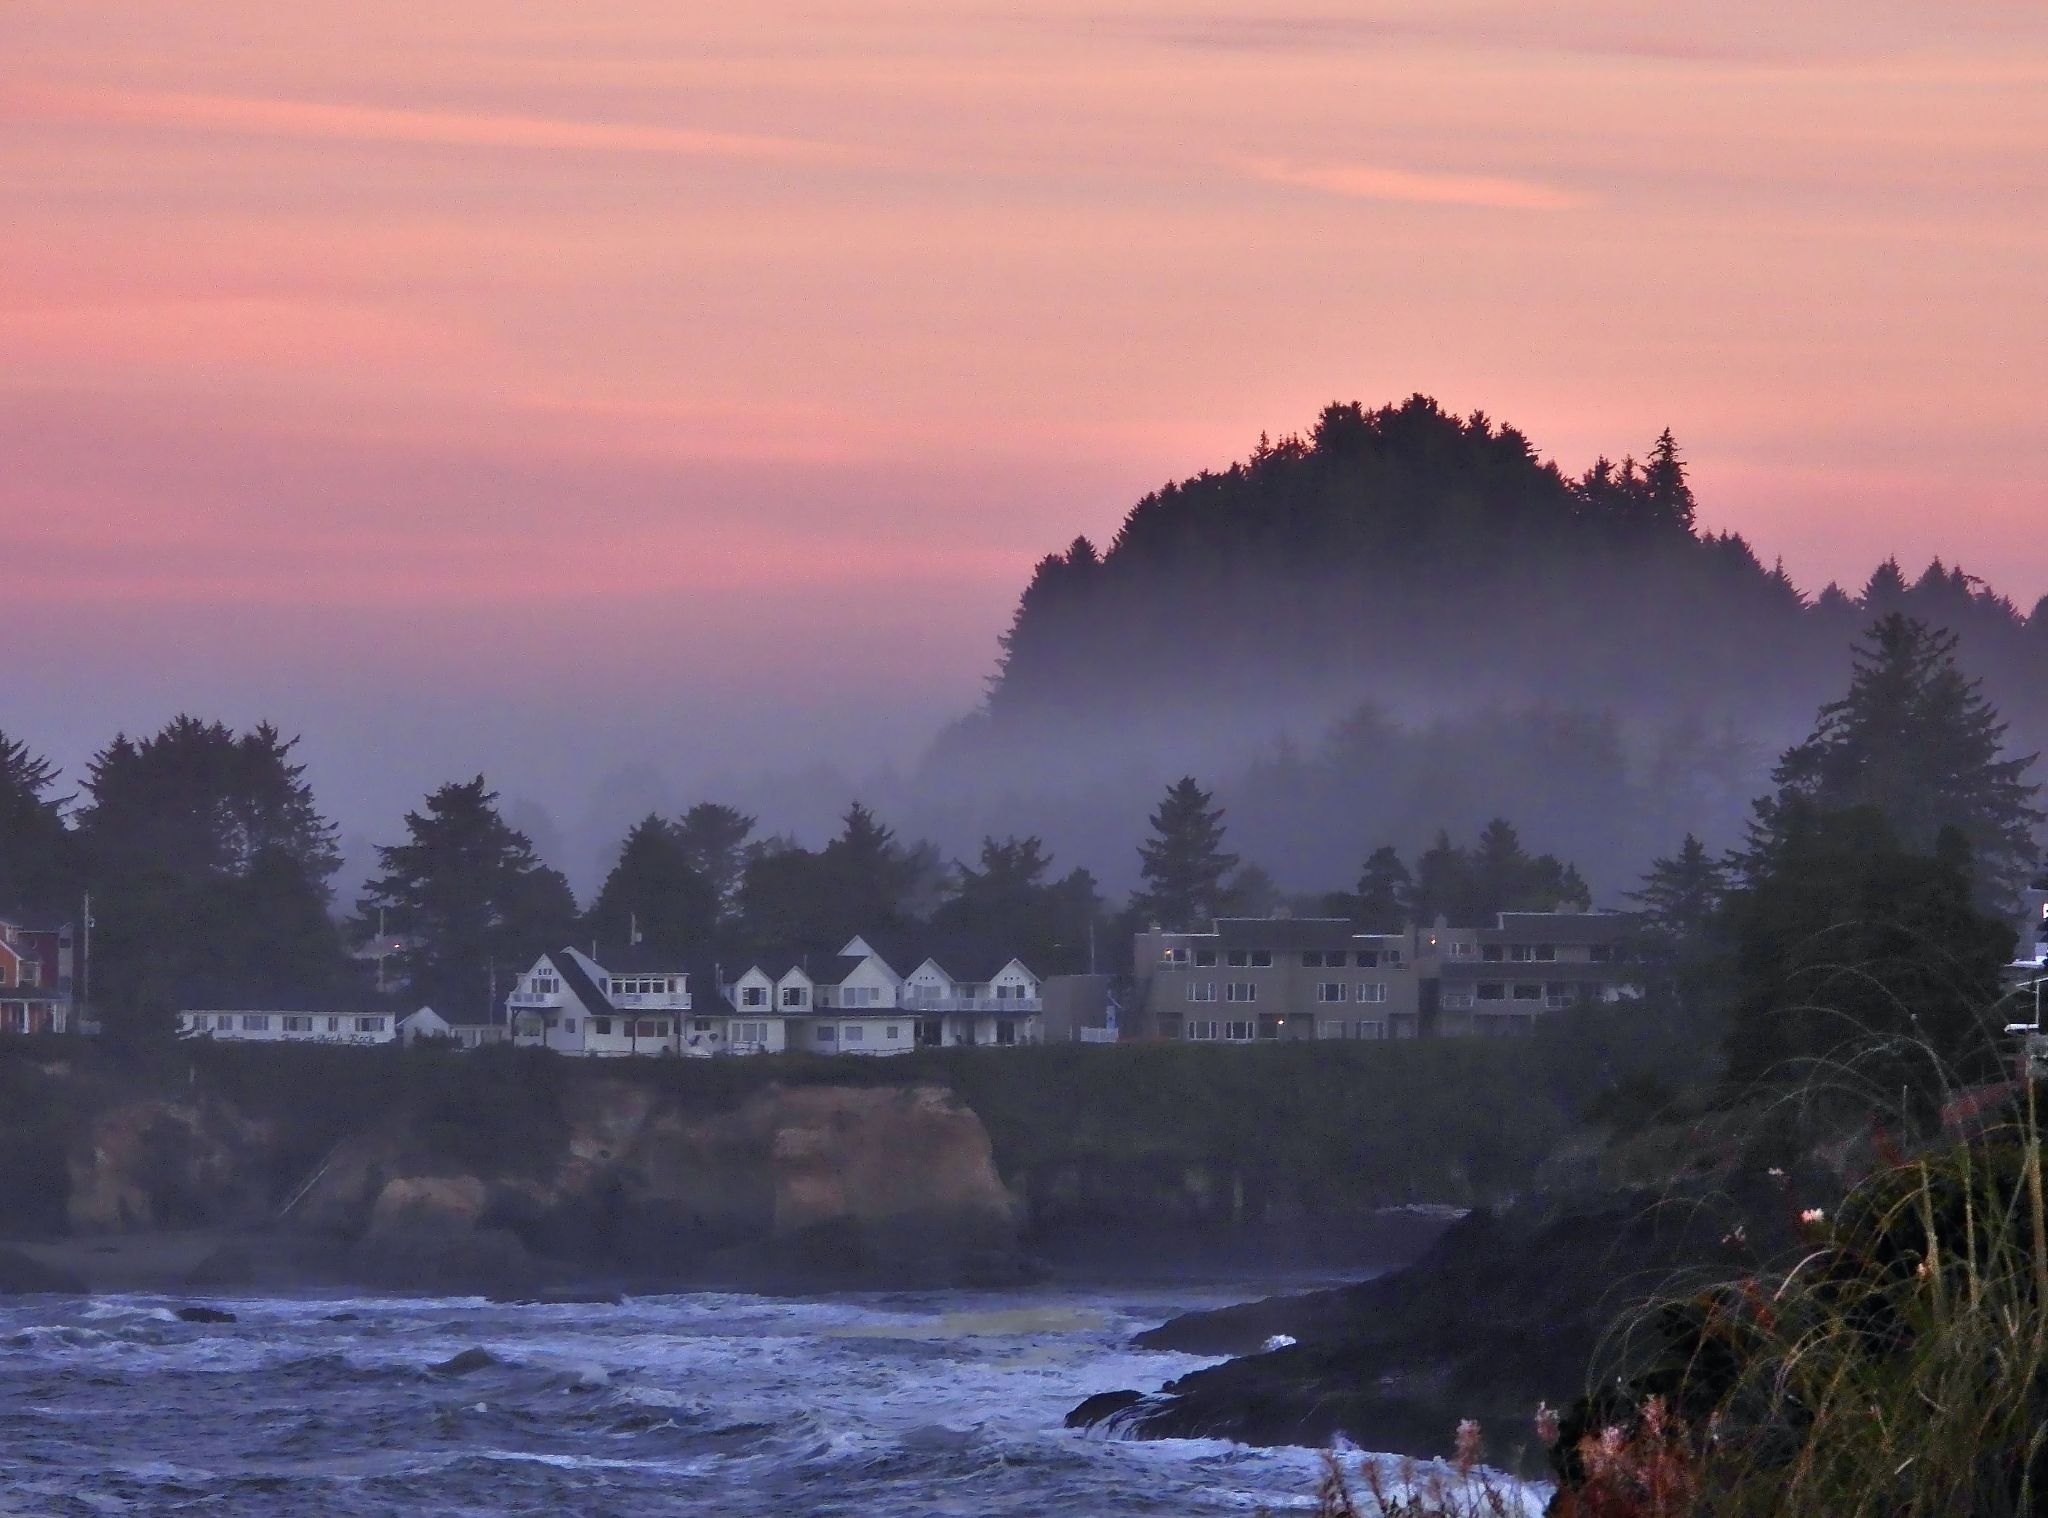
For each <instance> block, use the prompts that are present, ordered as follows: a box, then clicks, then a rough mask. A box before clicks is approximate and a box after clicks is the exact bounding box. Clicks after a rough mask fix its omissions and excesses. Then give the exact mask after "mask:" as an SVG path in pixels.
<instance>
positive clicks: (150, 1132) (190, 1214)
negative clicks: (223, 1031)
mask: <svg viewBox="0 0 2048 1518" xmlns="http://www.w3.org/2000/svg"><path fill="white" fill-rule="evenodd" d="M269 1144H270V1134H269V1132H268V1131H267V1130H266V1129H265V1128H264V1126H263V1125H261V1124H259V1123H253V1122H251V1121H249V1120H248V1119H247V1118H245V1117H243V1116H242V1115H241V1114H240V1113H238V1112H236V1111H235V1110H234V1109H233V1108H231V1107H229V1106H228V1105H227V1104H226V1103H224V1102H220V1101H218V1100H215V1099H212V1098H210V1097H202V1098H199V1099H196V1100H193V1101H189V1102H186V1101H171V1100H167V1099H164V1098H161V1097H153V1098H147V1099H143V1100H136V1101H127V1102H122V1103H119V1104H117V1105H114V1106H111V1107H108V1108H106V1109H105V1110H103V1111H100V1112H98V1113H96V1114H95V1115H93V1116H92V1117H91V1119H90V1120H89V1122H88V1123H87V1126H86V1127H85V1129H84V1132H83V1134H82V1136H81V1137H80V1138H79V1139H78V1140H77V1141H75V1142H74V1143H73V1144H72V1145H71V1148H70V1151H69V1155H68V1158H67V1162H66V1169H67V1170H68V1172H69V1178H70V1195H69V1199H68V1201H67V1203H66V1214H67V1221H68V1222H69V1224H70V1227H71V1230H72V1231H73V1232H74V1233H129V1232H140V1231H145V1230H155V1229H164V1228H190V1227H198V1226H203V1225H208V1224H217V1223H224V1222H239V1221H245V1220H248V1219H250V1218H252V1217H255V1216H259V1215H260V1214H261V1213H262V1212H263V1211H264V1209H265V1205H266V1202H267V1193H268V1188H269V1175H268V1173H267V1169H266V1164H265V1162H266V1161H267V1159H268V1157H269Z"/></svg>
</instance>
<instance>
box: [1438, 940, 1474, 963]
mask: <svg viewBox="0 0 2048 1518" xmlns="http://www.w3.org/2000/svg"><path fill="white" fill-rule="evenodd" d="M1444 947H1445V948H1446V949H1448V950H1449V951H1450V957H1451V958H1452V959H1470V958H1471V957H1472V945H1470V944H1469V943H1466V942H1465V941H1464V940H1463V939H1453V940H1452V941H1451V942H1450V943H1447V944H1445V945H1444Z"/></svg>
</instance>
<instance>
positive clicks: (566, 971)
mask: <svg viewBox="0 0 2048 1518" xmlns="http://www.w3.org/2000/svg"><path fill="white" fill-rule="evenodd" d="M674 958H675V957H674V956H666V955H661V954H656V953H652V952H650V951H648V950H646V949H645V948H643V947H641V946H639V945H635V946H633V947H632V948H629V949H623V950H619V951H616V952H607V953H606V954H605V956H604V960H603V962H602V963H600V962H599V961H598V959H597V958H596V957H595V956H594V955H592V954H585V953H584V952H583V951H582V950H580V949H557V950H555V951H553V952H552V953H547V954H543V955H541V956H540V958H538V959H536V960H535V961H534V962H533V965H532V967H531V968H529V969H528V970H527V971H526V972H525V973H524V974H523V975H521V976H520V977H519V978H518V980H516V981H515V982H514V983H513V986H512V990H511V993H510V994H509V995H507V996H506V998H505V1015H506V1021H507V1023H508V1024H509V1025H510V1027H511V1033H512V1037H511V1041H512V1043H513V1044H514V1045H516V1046H519V1047H522V1048H546V1049H555V1050H559V1051H560V1052H561V1053H563V1054H591V1055H624V1054H680V1053H682V1052H683V1051H684V1040H685V1038H686V1037H687V1036H688V1035H687V1032H686V1030H685V1027H684V1024H685V1022H686V1021H687V1020H688V1018H689V1014H690V1012H691V1009H692V1005H693V1003H692V998H691V992H690V972H689V971H688V970H687V969H685V968H684V967H683V966H682V965H680V964H677V963H675V962H674ZM692 1052H699V1051H692ZM701 1052H704V1053H709V1052H711V1051H710V1050H709V1049H708V1048H706V1049H704V1050H702V1051H701Z"/></svg>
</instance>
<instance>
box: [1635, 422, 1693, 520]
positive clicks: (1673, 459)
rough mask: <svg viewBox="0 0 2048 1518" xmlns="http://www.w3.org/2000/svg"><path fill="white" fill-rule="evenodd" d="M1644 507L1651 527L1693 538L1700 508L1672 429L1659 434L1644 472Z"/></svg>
mask: <svg viewBox="0 0 2048 1518" xmlns="http://www.w3.org/2000/svg"><path fill="white" fill-rule="evenodd" d="M1643 506H1644V514H1645V519H1646V523H1647V525H1648V526H1650V527H1652V528H1654V529H1656V530H1658V531H1662V532H1669V533H1678V532H1683V533H1684V534H1685V535H1686V536H1688V537H1690V536H1691V535H1692V531H1693V516H1694V513H1695V511H1696V510H1697V506H1696V503H1695V502H1694V501H1693V498H1692V486H1690V485H1689V484H1687V483H1686V479H1685V460H1683V459H1682V458H1680V457H1679V456H1678V442H1677V439H1675V438H1673V437H1672V435H1671V429H1670V428H1669V427H1666V428H1665V429H1664V430H1663V432H1661V433H1659V434H1658V437H1657V443H1656V446H1655V447H1654V448H1652V449H1651V450H1650V461H1649V463H1648V464H1646V465H1645V466H1644V468H1643Z"/></svg>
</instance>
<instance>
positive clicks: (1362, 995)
mask: <svg viewBox="0 0 2048 1518" xmlns="http://www.w3.org/2000/svg"><path fill="white" fill-rule="evenodd" d="M1358 999H1359V1000H1360V1001H1369V1002H1382V1001H1385V1000H1386V999H1387V986H1386V982H1385V981H1379V980H1373V981H1367V982H1366V983H1365V984H1363V985H1361V986H1360V987H1359V988H1358Z"/></svg>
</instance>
